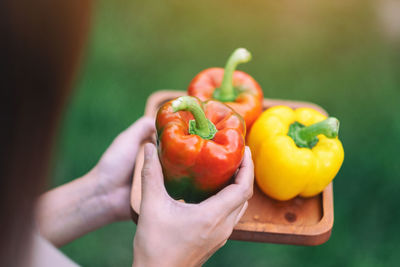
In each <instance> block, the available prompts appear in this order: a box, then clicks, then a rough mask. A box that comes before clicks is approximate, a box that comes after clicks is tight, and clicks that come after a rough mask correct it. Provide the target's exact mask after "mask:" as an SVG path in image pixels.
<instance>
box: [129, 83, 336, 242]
mask: <svg viewBox="0 0 400 267" xmlns="http://www.w3.org/2000/svg"><path fill="white" fill-rule="evenodd" d="M185 94H186V92H185V91H169V90H164V91H158V92H156V93H154V94H152V95H151V96H150V97H149V98H148V100H147V104H146V109H145V115H147V116H152V117H155V116H156V113H157V110H158V108H159V107H160V106H161V105H162V104H163V103H165V102H166V101H168V100H171V99H173V98H176V97H179V96H182V95H185ZM282 104H283V105H287V106H289V107H292V108H298V107H311V108H314V109H316V110H318V111H320V112H322V113H324V114H326V111H325V110H323V109H322V108H321V107H319V106H317V105H315V104H312V103H307V102H298V101H287V100H273V99H264V109H267V108H269V107H272V106H276V105H282ZM142 166H143V147H142V148H141V149H140V151H139V154H138V157H137V160H136V167H135V172H134V175H133V182H132V192H131V207H132V210H131V211H132V219H133V220H134V221H135V223H137V220H138V216H139V213H140V201H141V171H142ZM332 226H333V190H332V183H331V184H329V185H328V187H327V188H325V190H324V191H323V192H322V193H321V194H319V195H318V196H315V197H312V198H300V197H297V198H295V199H292V200H289V201H284V202H282V201H276V200H273V199H271V198H269V197H268V196H266V195H265V194H263V193H262V192H261V191H260V189H258V187H257V185H256V184H255V185H254V195H253V197H252V198H251V199H250V200H249V206H248V208H247V211H246V213H245V214H244V215H243V217H242V218H241V220H240V221H239V223H238V224H237V225H236V227H235V229H234V231H233V233H232V235H231V237H230V239H233V240H243V241H254V242H268V243H281V244H293V245H308V246H314V245H320V244H322V243H325V242H326V241H328V239H329V237H330V235H331V230H332Z"/></svg>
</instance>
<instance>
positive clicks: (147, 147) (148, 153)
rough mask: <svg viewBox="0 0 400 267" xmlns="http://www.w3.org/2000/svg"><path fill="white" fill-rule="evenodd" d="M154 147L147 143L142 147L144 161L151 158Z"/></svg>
mask: <svg viewBox="0 0 400 267" xmlns="http://www.w3.org/2000/svg"><path fill="white" fill-rule="evenodd" d="M153 151H154V145H153V144H150V143H147V144H145V145H144V159H145V160H149V159H151V157H152V156H153Z"/></svg>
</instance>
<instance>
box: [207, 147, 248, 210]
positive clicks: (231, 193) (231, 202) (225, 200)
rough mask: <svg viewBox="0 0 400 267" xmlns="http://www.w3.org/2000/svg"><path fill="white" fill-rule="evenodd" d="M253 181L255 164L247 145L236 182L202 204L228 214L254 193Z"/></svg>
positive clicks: (209, 208)
mask: <svg viewBox="0 0 400 267" xmlns="http://www.w3.org/2000/svg"><path fill="white" fill-rule="evenodd" d="M253 183H254V166H253V161H252V159H251V152H250V149H249V148H248V147H246V149H245V153H244V158H243V161H242V164H241V166H240V167H239V172H238V174H237V176H236V179H235V183H234V184H231V185H228V186H227V187H225V188H224V189H222V190H221V191H220V192H218V193H217V194H216V195H214V196H212V197H210V198H208V199H206V200H205V201H203V202H202V203H200V204H201V205H202V206H204V207H205V208H206V209H208V210H214V211H215V212H216V213H218V214H221V215H222V216H226V215H227V214H230V213H231V212H232V211H234V210H235V209H237V208H238V207H239V206H241V205H243V203H244V202H245V201H247V200H248V199H249V198H251V196H252V195H253Z"/></svg>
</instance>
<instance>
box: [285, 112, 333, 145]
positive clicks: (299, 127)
mask: <svg viewBox="0 0 400 267" xmlns="http://www.w3.org/2000/svg"><path fill="white" fill-rule="evenodd" d="M339 124H340V123H339V120H338V119H336V118H334V117H329V118H327V119H325V120H323V121H320V122H318V123H314V124H312V125H309V126H304V125H303V124H301V123H299V122H294V123H292V124H291V125H290V127H289V132H288V135H289V136H290V137H291V138H292V139H293V140H294V142H295V143H296V145H297V146H298V147H308V148H313V147H314V146H315V145H316V144H317V143H318V138H317V136H318V135H320V134H323V135H325V136H326V137H328V138H336V137H337V136H338V134H339Z"/></svg>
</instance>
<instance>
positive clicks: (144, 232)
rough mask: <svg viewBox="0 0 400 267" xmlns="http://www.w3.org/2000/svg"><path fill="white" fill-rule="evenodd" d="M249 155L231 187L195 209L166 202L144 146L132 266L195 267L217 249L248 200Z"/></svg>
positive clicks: (157, 168)
mask: <svg viewBox="0 0 400 267" xmlns="http://www.w3.org/2000/svg"><path fill="white" fill-rule="evenodd" d="M253 182H254V167H253V162H252V160H251V153H250V149H249V148H248V147H246V150H245V153H244V158H243V161H242V164H241V166H240V168H239V171H238V173H237V175H236V179H235V183H234V184H231V185H228V186H227V187H225V188H224V189H222V190H221V191H220V192H219V193H217V194H216V195H214V196H212V197H210V198H208V199H206V200H205V201H203V202H201V203H200V204H187V203H182V202H179V201H176V200H174V199H172V198H171V197H170V196H169V195H168V193H167V191H166V190H165V187H164V181H163V174H162V170H161V165H160V162H159V160H158V155H157V150H156V148H155V146H154V145H153V144H146V146H145V161H144V166H143V170H142V203H141V206H140V216H139V221H138V226H137V231H136V235H135V239H134V263H133V265H134V266H199V265H202V264H203V263H204V262H205V261H206V260H207V259H208V258H209V257H210V256H211V255H212V254H213V253H214V252H216V251H217V250H218V249H219V248H220V247H222V246H223V245H224V244H225V243H226V241H227V239H228V238H229V236H230V235H231V233H232V231H233V228H234V226H235V225H236V224H237V223H238V221H239V220H240V218H241V217H242V215H243V214H244V212H245V210H246V208H247V200H248V199H249V198H250V197H251V196H252V194H253Z"/></svg>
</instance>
